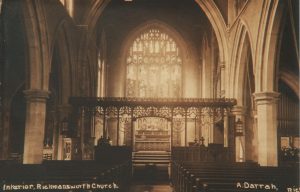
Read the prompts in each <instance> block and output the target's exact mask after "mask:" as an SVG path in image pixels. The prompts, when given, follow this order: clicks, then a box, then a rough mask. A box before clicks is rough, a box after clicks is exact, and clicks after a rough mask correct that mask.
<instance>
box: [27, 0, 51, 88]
mask: <svg viewBox="0 0 300 192" xmlns="http://www.w3.org/2000/svg"><path fill="white" fill-rule="evenodd" d="M22 3H23V5H24V6H23V7H24V9H23V13H24V22H25V26H26V27H25V30H26V38H27V45H28V47H27V50H28V55H29V57H28V72H29V74H28V77H27V82H26V89H39V90H45V91H48V86H49V81H48V80H49V72H50V65H51V63H50V59H49V42H48V37H47V29H46V18H45V14H44V5H43V3H42V2H40V1H30V0H26V1H24V2H22Z"/></svg>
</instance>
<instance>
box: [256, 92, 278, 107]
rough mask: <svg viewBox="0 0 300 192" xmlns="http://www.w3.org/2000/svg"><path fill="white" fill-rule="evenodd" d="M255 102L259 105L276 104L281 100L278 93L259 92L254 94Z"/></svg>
mask: <svg viewBox="0 0 300 192" xmlns="http://www.w3.org/2000/svg"><path fill="white" fill-rule="evenodd" d="M253 96H254V100H255V102H256V104H257V105H262V104H270V103H276V102H277V101H278V100H279V96H280V93H278V92H259V93H254V94H253Z"/></svg>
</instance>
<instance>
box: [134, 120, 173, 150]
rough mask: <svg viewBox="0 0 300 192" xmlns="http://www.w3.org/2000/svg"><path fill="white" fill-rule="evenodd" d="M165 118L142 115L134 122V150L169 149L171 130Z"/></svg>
mask: <svg viewBox="0 0 300 192" xmlns="http://www.w3.org/2000/svg"><path fill="white" fill-rule="evenodd" d="M168 126H169V122H168V120H167V119H164V118H159V117H143V118H139V119H138V120H137V122H136V129H135V141H134V144H135V151H170V148H171V144H170V143H171V131H170V129H169V127H168Z"/></svg>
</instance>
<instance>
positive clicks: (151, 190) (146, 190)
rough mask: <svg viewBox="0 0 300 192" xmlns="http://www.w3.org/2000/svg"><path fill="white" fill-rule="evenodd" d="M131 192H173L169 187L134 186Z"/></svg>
mask: <svg viewBox="0 0 300 192" xmlns="http://www.w3.org/2000/svg"><path fill="white" fill-rule="evenodd" d="M130 192H172V188H171V187H170V186H169V185H133V186H132V187H131V188H130Z"/></svg>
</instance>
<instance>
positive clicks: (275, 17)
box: [255, 0, 285, 93]
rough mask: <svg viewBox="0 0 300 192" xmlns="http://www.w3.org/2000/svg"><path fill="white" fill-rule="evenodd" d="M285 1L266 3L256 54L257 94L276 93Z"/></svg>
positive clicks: (264, 4)
mask: <svg viewBox="0 0 300 192" xmlns="http://www.w3.org/2000/svg"><path fill="white" fill-rule="evenodd" d="M284 7H285V4H284V1H280V0H274V1H264V3H263V9H262V14H261V20H260V22H259V23H260V25H259V29H258V30H259V32H258V39H257V47H256V52H255V63H256V67H255V75H256V79H255V85H256V88H255V89H256V92H258V93H259V92H274V91H276V84H277V83H276V70H277V69H276V68H277V66H278V56H279V54H278V52H279V45H280V39H281V38H280V37H281V34H282V29H283V27H281V26H282V22H283V16H284V14H283V13H284Z"/></svg>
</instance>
